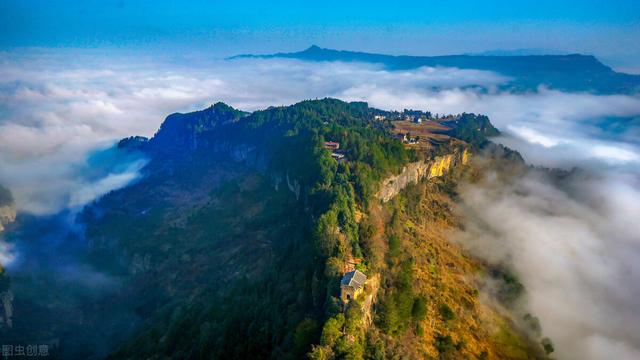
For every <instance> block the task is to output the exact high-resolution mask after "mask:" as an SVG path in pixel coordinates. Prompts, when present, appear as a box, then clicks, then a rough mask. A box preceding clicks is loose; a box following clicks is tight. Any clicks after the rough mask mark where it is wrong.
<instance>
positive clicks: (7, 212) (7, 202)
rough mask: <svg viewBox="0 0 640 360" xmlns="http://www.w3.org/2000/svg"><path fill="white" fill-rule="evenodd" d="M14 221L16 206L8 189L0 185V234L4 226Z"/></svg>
mask: <svg viewBox="0 0 640 360" xmlns="http://www.w3.org/2000/svg"><path fill="white" fill-rule="evenodd" d="M15 220H16V206H15V203H14V201H13V196H12V195H11V192H10V191H9V189H7V188H5V187H3V186H2V185H0V233H1V232H2V231H3V230H4V226H5V225H7V224H9V223H12V222H14V221H15Z"/></svg>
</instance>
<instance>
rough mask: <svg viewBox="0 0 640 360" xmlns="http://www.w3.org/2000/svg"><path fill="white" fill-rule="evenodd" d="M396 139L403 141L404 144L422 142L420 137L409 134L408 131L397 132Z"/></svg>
mask: <svg viewBox="0 0 640 360" xmlns="http://www.w3.org/2000/svg"><path fill="white" fill-rule="evenodd" d="M396 139H398V140H400V141H402V143H403V144H409V145H414V144H419V143H420V139H419V138H418V137H411V136H410V135H409V134H406V133H398V134H396Z"/></svg>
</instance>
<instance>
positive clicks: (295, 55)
mask: <svg viewBox="0 0 640 360" xmlns="http://www.w3.org/2000/svg"><path fill="white" fill-rule="evenodd" d="M238 58H289V59H299V60H305V61H344V62H366V63H378V64H382V65H384V66H385V67H386V68H387V69H389V70H408V69H415V68H419V67H423V66H429V67H455V68H460V69H477V70H486V71H493V72H497V73H500V74H503V75H506V76H509V77H511V78H512V80H511V81H510V82H509V83H507V84H505V86H504V87H505V88H508V89H510V90H512V91H516V92H526V91H531V90H536V89H537V88H538V87H539V86H546V87H548V88H551V89H556V90H561V91H581V92H590V93H597V94H632V93H638V92H640V75H632V74H625V73H620V72H616V71H614V70H613V69H611V68H610V67H608V66H606V65H604V64H603V63H601V62H600V61H599V60H598V59H596V58H595V57H594V56H591V55H581V54H569V55H517V56H500V55H492V56H486V55H446V56H406V55H402V56H394V55H384V54H371V53H364V52H355V51H343V50H332V49H323V48H320V47H318V46H315V45H314V46H311V47H309V48H308V49H306V50H304V51H299V52H292V53H276V54H269V55H250V54H246V55H238V56H234V57H232V58H231V59H238ZM478 85H482V84H478Z"/></svg>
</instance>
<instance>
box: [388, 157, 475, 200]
mask: <svg viewBox="0 0 640 360" xmlns="http://www.w3.org/2000/svg"><path fill="white" fill-rule="evenodd" d="M469 156H470V155H469V152H468V151H467V149H465V150H464V151H462V152H454V153H452V154H448V155H441V156H436V157H435V158H433V159H431V160H428V161H418V162H413V163H410V164H408V165H407V166H405V167H404V168H403V169H402V172H401V173H400V174H398V175H394V176H391V177H389V178H387V179H385V180H383V181H382V185H381V186H380V190H379V191H378V193H377V194H376V196H377V197H378V199H380V200H382V202H387V201H389V200H391V199H392V198H393V197H394V196H396V195H397V194H398V193H399V192H400V191H402V189H404V188H405V187H407V186H408V185H409V184H415V183H418V182H419V181H420V180H422V179H424V178H427V179H431V178H434V177H440V176H443V175H445V174H446V173H447V172H448V171H449V170H451V169H452V168H454V167H456V166H458V165H465V164H467V162H468V161H469Z"/></svg>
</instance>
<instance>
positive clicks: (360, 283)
mask: <svg viewBox="0 0 640 360" xmlns="http://www.w3.org/2000/svg"><path fill="white" fill-rule="evenodd" d="M366 280H367V276H366V275H365V274H363V273H362V272H360V271H358V270H353V271H349V272H348V273H346V274H344V276H343V277H342V281H340V299H342V302H343V303H345V304H346V303H348V302H349V301H351V300H353V299H355V298H356V297H358V295H360V294H361V293H362V292H363V291H364V283H365V281H366Z"/></svg>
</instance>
